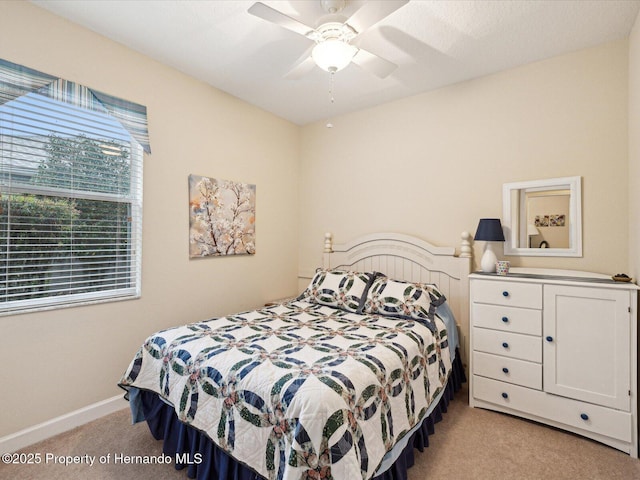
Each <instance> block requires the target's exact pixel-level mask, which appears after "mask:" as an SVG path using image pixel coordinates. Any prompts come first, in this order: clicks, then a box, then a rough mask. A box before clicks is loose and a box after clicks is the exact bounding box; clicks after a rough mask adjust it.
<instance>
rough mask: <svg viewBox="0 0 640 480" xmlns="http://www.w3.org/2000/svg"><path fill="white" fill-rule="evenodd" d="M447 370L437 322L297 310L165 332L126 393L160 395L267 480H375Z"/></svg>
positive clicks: (145, 353) (139, 358) (132, 369)
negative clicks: (132, 390) (387, 455)
mask: <svg viewBox="0 0 640 480" xmlns="http://www.w3.org/2000/svg"><path fill="white" fill-rule="evenodd" d="M450 370H451V356H450V349H449V347H448V337H447V331H446V328H445V325H444V323H443V322H442V320H441V319H440V318H439V317H438V316H436V317H435V320H434V322H431V323H429V322H419V321H415V320H404V319H398V318H389V317H384V316H379V315H360V314H355V313H348V312H345V311H344V310H338V309H334V308H332V307H328V306H323V305H318V304H313V303H307V302H305V301H293V302H290V303H286V304H282V305H274V306H271V307H267V308H263V309H260V310H255V311H250V312H245V313H241V314H237V315H230V316H226V317H222V318H217V319H212V320H208V321H205V322H200V323H194V324H190V325H185V326H181V327H176V328H171V329H168V330H164V331H161V332H158V333H156V334H154V335H152V336H150V337H149V338H148V339H147V340H146V341H145V343H144V345H143V346H142V347H141V349H140V350H139V352H138V353H137V355H136V356H135V358H134V359H133V361H132V362H131V364H130V366H129V368H128V370H127V371H126V373H125V374H124V376H123V377H122V379H121V383H120V384H121V386H123V387H124V388H127V387H137V388H139V389H146V390H150V391H153V392H156V393H158V394H159V395H160V396H161V397H162V398H164V399H165V400H166V401H168V402H170V403H171V404H172V405H173V406H174V408H175V411H176V413H177V415H178V417H179V418H180V419H181V420H182V421H183V422H185V423H187V424H190V425H192V426H193V427H195V428H197V429H198V430H201V431H204V432H205V433H207V435H208V436H209V437H210V438H211V439H212V440H213V441H214V442H215V443H216V444H217V445H218V446H220V447H221V448H223V449H224V450H225V451H227V452H228V453H229V454H230V455H231V456H232V457H234V458H235V459H236V460H238V461H240V462H242V463H244V464H246V465H248V466H249V467H251V468H252V469H254V470H255V471H256V472H258V473H259V474H260V475H262V476H264V477H266V478H278V479H306V478H314V479H318V478H338V479H356V478H358V477H362V478H363V479H368V478H371V477H372V476H373V474H374V473H375V471H376V469H377V467H378V465H379V464H380V462H381V461H382V458H383V457H384V455H385V453H386V452H387V451H389V450H390V449H391V448H392V447H393V445H394V444H395V443H396V441H398V440H399V439H400V438H402V437H403V436H404V435H405V434H407V432H409V430H410V429H411V428H412V427H414V426H415V425H416V424H417V423H418V422H420V421H421V420H422V418H423V417H424V415H425V413H426V411H427V408H428V406H429V404H430V402H431V401H432V400H433V398H434V397H435V396H436V395H437V394H438V392H439V391H440V390H441V389H442V388H443V387H444V385H445V383H446V381H447V379H448V376H449V372H450Z"/></svg>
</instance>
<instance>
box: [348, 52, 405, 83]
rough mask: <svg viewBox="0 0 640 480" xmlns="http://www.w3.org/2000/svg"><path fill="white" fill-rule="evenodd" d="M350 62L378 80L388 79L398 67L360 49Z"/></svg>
mask: <svg viewBox="0 0 640 480" xmlns="http://www.w3.org/2000/svg"><path fill="white" fill-rule="evenodd" d="M351 61H352V62H353V63H355V64H356V65H358V66H360V67H362V68H364V69H365V70H368V71H370V72H371V73H373V74H374V75H376V76H378V77H380V78H386V77H388V76H389V75H390V74H391V72H393V71H394V70H395V69H396V68H397V67H398V66H397V65H396V64H395V63H392V62H390V61H389V60H385V59H384V58H380V57H379V56H377V55H374V54H373V53H371V52H367V51H366V50H362V49H360V50H358V53H356V55H355V57H353V60H351Z"/></svg>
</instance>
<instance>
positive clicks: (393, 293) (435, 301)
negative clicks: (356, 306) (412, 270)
mask: <svg viewBox="0 0 640 480" xmlns="http://www.w3.org/2000/svg"><path fill="white" fill-rule="evenodd" d="M445 301H446V298H445V296H444V295H443V294H442V292H440V291H439V290H438V287H437V286H435V285H433V284H427V283H411V282H403V281H400V280H392V279H390V278H387V277H384V276H383V277H378V278H376V279H375V280H374V281H373V283H372V285H371V288H370V289H369V292H368V293H367V299H366V301H365V304H364V308H363V312H364V313H370V314H379V315H387V316H390V317H401V318H411V319H415V320H433V316H434V313H435V310H436V308H437V307H438V306H440V305H442V303H444V302H445Z"/></svg>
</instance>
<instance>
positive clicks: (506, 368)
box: [473, 352, 542, 390]
mask: <svg viewBox="0 0 640 480" xmlns="http://www.w3.org/2000/svg"><path fill="white" fill-rule="evenodd" d="M473 374H474V375H480V376H482V377H489V378H494V379H496V380H501V381H503V382H509V383H514V384H516V385H522V386H523V387H529V388H535V389H538V390H541V389H542V365H541V364H540V363H533V362H526V361H524V360H517V359H515V358H508V357H502V356H498V355H491V354H488V353H482V352H473Z"/></svg>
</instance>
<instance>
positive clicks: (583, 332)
mask: <svg viewBox="0 0 640 480" xmlns="http://www.w3.org/2000/svg"><path fill="white" fill-rule="evenodd" d="M469 279H470V309H471V312H470V314H471V316H470V332H471V335H470V339H471V343H470V370H469V371H470V372H471V382H470V387H469V404H470V406H472V407H481V408H487V409H491V410H497V411H500V412H506V413H509V414H512V415H517V416H520V417H524V418H528V419H530V420H535V421H538V422H541V423H545V424H548V425H553V426H555V427H558V428H562V429H565V430H569V431H571V432H575V433H578V434H580V435H584V436H585V437H589V438H592V439H594V440H597V441H599V442H602V443H605V444H607V445H610V446H612V447H614V448H617V449H619V450H622V451H624V452H626V453H628V454H629V455H631V456H632V457H637V456H638V421H637V414H638V396H637V311H636V309H637V290H638V286H637V285H635V284H630V283H618V282H613V280H611V279H610V278H609V277H606V276H604V275H598V274H585V273H584V272H573V271H567V270H563V271H554V270H539V269H516V272H515V273H510V274H509V275H508V276H498V275H496V274H484V273H473V274H471V275H470V277H469Z"/></svg>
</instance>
